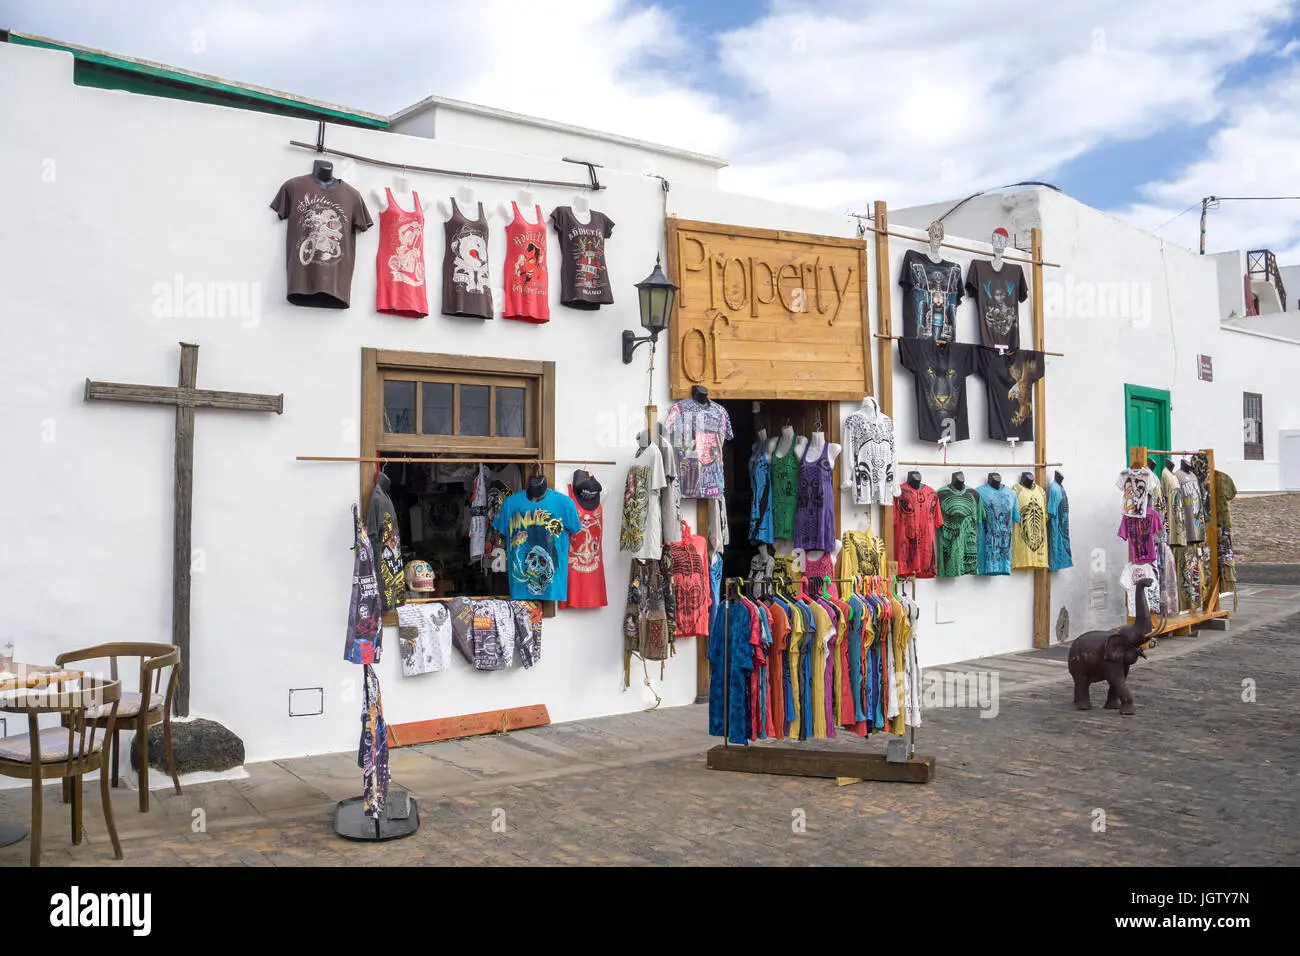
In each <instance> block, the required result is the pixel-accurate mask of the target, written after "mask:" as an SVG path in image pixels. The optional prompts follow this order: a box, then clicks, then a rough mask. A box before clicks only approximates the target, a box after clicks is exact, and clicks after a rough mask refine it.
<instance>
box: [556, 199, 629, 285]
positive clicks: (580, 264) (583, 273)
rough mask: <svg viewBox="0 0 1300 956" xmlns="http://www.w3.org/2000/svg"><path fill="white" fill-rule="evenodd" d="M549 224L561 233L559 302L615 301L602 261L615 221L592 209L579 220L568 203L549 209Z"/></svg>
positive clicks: (607, 267) (559, 234)
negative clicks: (587, 216)
mask: <svg viewBox="0 0 1300 956" xmlns="http://www.w3.org/2000/svg"><path fill="white" fill-rule="evenodd" d="M551 224H552V225H553V226H555V232H556V234H557V235H558V236H559V237H560V302H561V304H563V305H567V306H569V307H570V308H573V309H599V308H600V307H601V306H602V305H613V304H614V290H613V288H612V287H611V286H610V284H609V266H608V264H607V263H606V262H605V240H606V239H608V238H609V237H610V236H611V235H613V233H614V221H613V220H612V219H610V218H609V217H608V216H606V215H605V214H604V213H603V212H596V210H594V209H593V210H592V211H591V221H590V222H582V221H581V220H579V219H578V217H577V216H575V215H574V213H573V210H572V209H571V208H570V207H568V206H557V207H555V209H554V210H553V211H552V212H551Z"/></svg>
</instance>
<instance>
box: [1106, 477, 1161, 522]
mask: <svg viewBox="0 0 1300 956" xmlns="http://www.w3.org/2000/svg"><path fill="white" fill-rule="evenodd" d="M1115 487H1116V488H1118V489H1119V490H1120V491H1122V492H1123V493H1124V517H1125V518H1144V517H1146V513H1147V496H1148V495H1150V494H1151V493H1152V492H1153V491H1154V489H1155V488H1156V487H1157V480H1156V476H1155V474H1154V473H1153V472H1152V471H1151V469H1150V468H1125V469H1124V470H1123V471H1121V472H1120V473H1119V477H1118V478H1116V479H1115Z"/></svg>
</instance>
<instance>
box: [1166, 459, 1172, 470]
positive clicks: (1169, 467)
mask: <svg viewBox="0 0 1300 956" xmlns="http://www.w3.org/2000/svg"><path fill="white" fill-rule="evenodd" d="M1165 470H1166V471H1173V470H1174V460H1173V459H1172V458H1166V459H1165Z"/></svg>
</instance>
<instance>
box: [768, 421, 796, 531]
mask: <svg viewBox="0 0 1300 956" xmlns="http://www.w3.org/2000/svg"><path fill="white" fill-rule="evenodd" d="M798 443H799V440H798V439H797V438H796V439H792V440H791V442H790V447H789V449H787V450H786V453H785V454H784V455H777V454H775V453H774V454H773V455H772V536H773V537H774V538H793V537H794V510H795V507H796V506H797V505H798V501H799V456H798V455H796V454H795V453H794V449H795V445H797V444H798ZM777 444H778V446H779V445H780V439H777Z"/></svg>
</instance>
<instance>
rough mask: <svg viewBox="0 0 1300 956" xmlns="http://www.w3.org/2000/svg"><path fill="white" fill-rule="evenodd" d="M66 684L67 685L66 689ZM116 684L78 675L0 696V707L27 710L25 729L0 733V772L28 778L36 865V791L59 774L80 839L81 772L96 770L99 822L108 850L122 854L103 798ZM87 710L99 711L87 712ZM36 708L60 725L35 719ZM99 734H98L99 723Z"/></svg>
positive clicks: (19, 711)
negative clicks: (67, 789) (42, 724)
mask: <svg viewBox="0 0 1300 956" xmlns="http://www.w3.org/2000/svg"><path fill="white" fill-rule="evenodd" d="M69 688H72V689H69ZM121 696H122V684H121V682H120V681H116V680H108V681H106V680H101V679H99V678H95V677H80V678H78V679H77V680H76V681H56V682H53V683H51V684H50V685H48V686H46V687H29V688H26V689H24V690H18V691H13V692H10V693H6V694H5V695H4V696H3V697H0V710H2V711H5V712H7V713H12V714H26V715H27V732H26V733H22V734H15V735H14V736H12V737H0V775H3V776H6V777H19V778H22V779H29V780H31V782H32V837H31V839H32V866H40V865H41V804H42V797H41V791H42V789H43V783H44V781H46V780H50V779H54V780H58V779H60V778H61V779H63V780H65V781H69V782H70V783H71V785H72V842H73V843H74V844H80V843H81V833H82V808H83V802H84V798H83V796H82V793H81V778H82V777H83V776H85V775H86V774H88V773H92V772H94V771H96V770H98V771H99V796H100V800H101V801H102V803H103V804H104V822H105V823H106V824H108V837H109V839H110V840H112V841H113V855H114V856H116V857H117V858H118V859H119V860H120V859H122V844H121V843H119V842H118V839H117V826H116V825H115V824H114V823H113V805H112V803H110V802H109V799H108V775H107V774H106V773H105V772H104V771H105V767H106V764H105V761H106V759H107V757H108V740H109V735H110V734H111V733H112V732H113V723H114V721H115V720H116V718H117V706H118V703H119V699H120V698H121ZM91 711H95V712H98V713H101V714H102V716H101V717H94V718H92V717H91V716H90V713H91ZM42 714H59V715H60V716H61V718H62V723H63V726H61V727H47V728H46V729H44V730H42V729H41V727H40V724H39V720H40V716H41V715H42ZM101 727H103V728H104V731H105V732H104V734H103V735H102V737H98V734H99V730H100V728H101Z"/></svg>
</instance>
